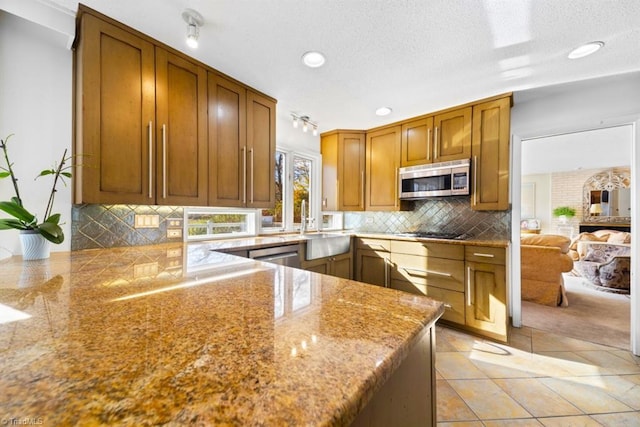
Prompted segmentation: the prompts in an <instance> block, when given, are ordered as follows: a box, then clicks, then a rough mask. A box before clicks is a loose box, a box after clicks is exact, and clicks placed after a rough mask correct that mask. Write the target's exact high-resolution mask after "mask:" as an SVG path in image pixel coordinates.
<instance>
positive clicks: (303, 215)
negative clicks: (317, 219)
mask: <svg viewBox="0 0 640 427" xmlns="http://www.w3.org/2000/svg"><path fill="white" fill-rule="evenodd" d="M306 231H307V201H306V200H303V201H302V202H300V234H304V233H305V232H306Z"/></svg>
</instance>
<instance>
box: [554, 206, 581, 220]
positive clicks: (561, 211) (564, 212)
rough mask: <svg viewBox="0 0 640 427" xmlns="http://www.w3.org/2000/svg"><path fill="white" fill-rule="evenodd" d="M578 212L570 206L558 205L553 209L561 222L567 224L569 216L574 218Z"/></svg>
mask: <svg viewBox="0 0 640 427" xmlns="http://www.w3.org/2000/svg"><path fill="white" fill-rule="evenodd" d="M575 214H576V210H575V209H573V208H570V207H569V206H558V207H557V208H555V209H554V210H553V216H555V217H558V219H560V222H562V223H563V224H566V222H567V219H568V218H573V217H574V216H575Z"/></svg>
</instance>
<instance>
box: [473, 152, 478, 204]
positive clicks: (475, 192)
mask: <svg viewBox="0 0 640 427" xmlns="http://www.w3.org/2000/svg"><path fill="white" fill-rule="evenodd" d="M477 204H478V156H473V205H474V206H476V205H477Z"/></svg>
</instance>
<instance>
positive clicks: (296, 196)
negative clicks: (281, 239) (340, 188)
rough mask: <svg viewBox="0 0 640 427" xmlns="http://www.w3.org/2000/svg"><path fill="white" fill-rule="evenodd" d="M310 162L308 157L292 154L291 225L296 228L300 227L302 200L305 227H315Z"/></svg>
mask: <svg viewBox="0 0 640 427" xmlns="http://www.w3.org/2000/svg"><path fill="white" fill-rule="evenodd" d="M312 163H313V162H312V161H311V160H310V159H307V158H304V157H300V156H297V155H294V156H293V226H294V227H295V228H297V229H300V227H301V223H302V202H303V201H304V202H305V204H306V207H305V211H306V213H305V215H306V218H308V220H307V229H309V228H315V227H314V226H313V225H314V224H313V215H312V214H311V212H312V209H311V207H312V206H311V204H310V200H311V190H312V187H311V172H312V170H311V168H312Z"/></svg>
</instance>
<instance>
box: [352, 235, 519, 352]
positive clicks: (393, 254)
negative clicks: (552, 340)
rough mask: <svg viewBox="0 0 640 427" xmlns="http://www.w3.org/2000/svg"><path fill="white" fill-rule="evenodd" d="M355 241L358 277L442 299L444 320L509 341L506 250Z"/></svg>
mask: <svg viewBox="0 0 640 427" xmlns="http://www.w3.org/2000/svg"><path fill="white" fill-rule="evenodd" d="M356 242H357V243H356V265H355V279H356V280H359V281H361V282H365V283H370V284H374V285H379V286H387V287H390V288H392V289H397V290H400V291H404V292H409V293H413V294H417V295H426V296H428V297H431V298H433V299H436V300H438V301H442V302H443V303H444V305H445V312H444V314H443V316H442V317H441V320H442V321H444V322H446V323H448V324H450V325H451V326H455V327H460V328H462V329H465V330H469V331H471V332H473V333H476V334H478V335H482V336H486V337H489V338H492V339H495V340H497V341H502V342H506V341H507V339H508V336H507V332H508V326H509V325H508V320H509V316H508V307H507V300H506V294H507V286H506V268H505V265H506V249H505V248H501V247H486V246H472V245H462V244H449V243H439V242H438V243H432V242H415V241H403V240H381V239H367V238H358V239H356Z"/></svg>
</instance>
